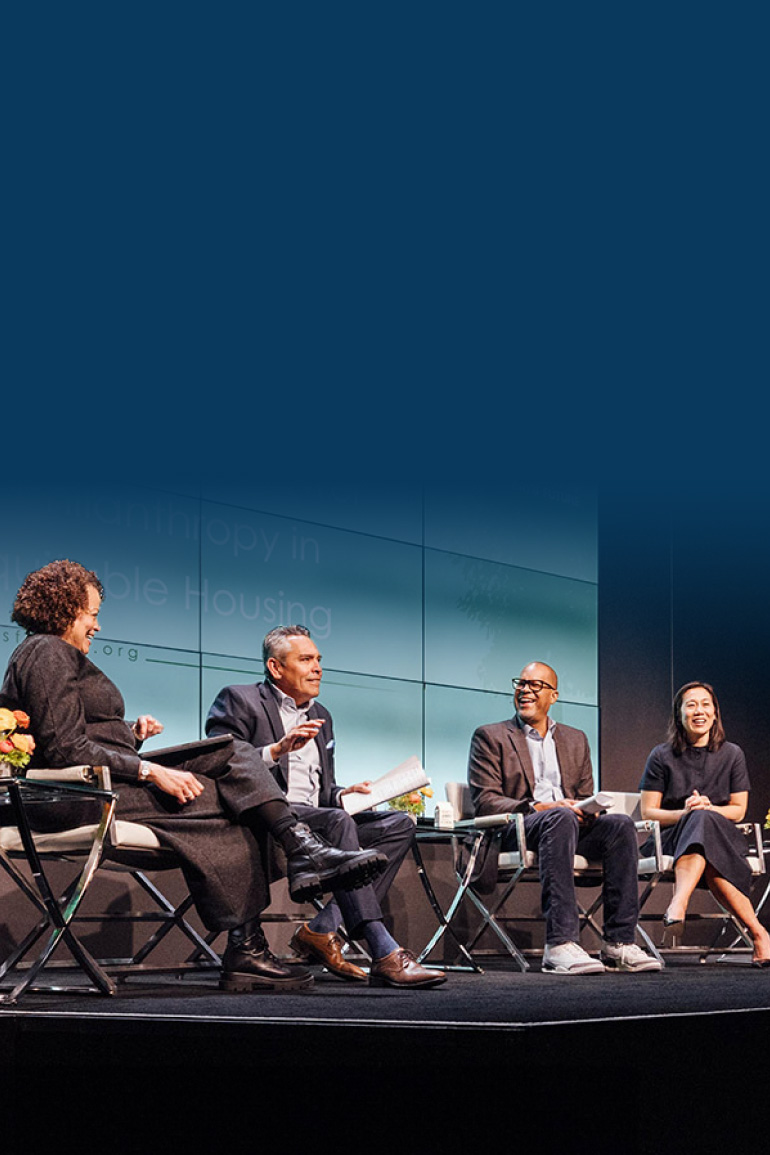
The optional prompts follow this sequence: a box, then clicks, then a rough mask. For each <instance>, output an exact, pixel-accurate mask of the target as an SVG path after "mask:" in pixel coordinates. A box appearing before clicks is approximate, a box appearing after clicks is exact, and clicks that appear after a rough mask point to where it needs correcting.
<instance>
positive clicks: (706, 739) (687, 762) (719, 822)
mask: <svg viewBox="0 0 770 1155" xmlns="http://www.w3.org/2000/svg"><path fill="white" fill-rule="evenodd" d="M749 785H750V783H749V775H748V770H747V768H746V759H745V758H744V755H743V751H742V750H741V748H740V746H736V745H735V744H734V743H733V742H728V741H726V739H725V733H724V728H723V726H722V720H721V717H720V712H719V703H718V701H717V697H716V694H715V693H714V690H713V689H712V687H711V686H709V685H708V684H707V683H705V682H688V683H687V684H686V685H685V686H682V688H681V689H680V690H679V691H678V692H677V694H676V697H675V698H674V703H673V708H672V714H671V723H670V727H669V740H668V742H665V743H663V744H662V745H660V746H656V747H655V749H654V750H652V751H651V753H650V756H649V757H648V759H647V764H646V766H645V768H644V775H643V777H642V782H641V786H640V789H641V792H642V817H643V818H645V819H655V820H657V821H658V822H660V825H661V838H662V843H663V852H664V853H665V854H671V855H673V857H674V877H675V882H674V893H673V896H672V898H671V902H670V903H669V906H668V909H667V910H666V913H665V914H664V916H663V925H664V926H665V927H667V928H668V929H669V930H672V929H673V930H677V929H681V927H682V925H683V923H684V920H685V916H686V914H687V906H688V903H689V900H690V897H691V895H692V893H693V891H694V890H695V887H696V886H698V884H699V883H705V884H706V885H707V886H708V887H709V889H710V890H711V891H712V892H713V894H714V895H715V897H716V898H717V899H718V901H719V902H720V903H722V905H723V906H724V907H726V909H727V910H729V911H730V912H731V913H732V914H734V915H735V916H736V917H737V918H738V919H739V920H740V922H742V923H743V925H744V926H745V927H746V929H747V931H748V933H749V934H750V936H751V938H752V940H753V942H754V957H753V962H754V963H755V964H756V965H757V966H770V934H768V932H767V930H766V929H765V927H764V926H762V924H761V923H760V921H759V919H758V918H757V916H756V914H755V913H754V907H753V906H752V904H751V900H750V898H749V885H750V882H751V869H750V867H749V864H748V862H747V860H746V850H747V847H746V840H745V838H744V836H743V834H742V833H741V831H740V830H738V828H737V825H736V823H739V822H742V821H743V818H744V816H745V814H746V807H747V805H748V799H749Z"/></svg>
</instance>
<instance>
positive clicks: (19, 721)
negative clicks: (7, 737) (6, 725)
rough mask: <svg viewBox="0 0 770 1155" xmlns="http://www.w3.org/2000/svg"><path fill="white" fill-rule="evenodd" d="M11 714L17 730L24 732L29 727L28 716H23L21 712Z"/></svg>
mask: <svg viewBox="0 0 770 1155" xmlns="http://www.w3.org/2000/svg"><path fill="white" fill-rule="evenodd" d="M11 713H12V714H13V716H14V718H15V719H16V725H17V726H18V727H19V729H20V730H26V729H27V728H28V726H29V714H25V712H24V711H23V710H12V711H11Z"/></svg>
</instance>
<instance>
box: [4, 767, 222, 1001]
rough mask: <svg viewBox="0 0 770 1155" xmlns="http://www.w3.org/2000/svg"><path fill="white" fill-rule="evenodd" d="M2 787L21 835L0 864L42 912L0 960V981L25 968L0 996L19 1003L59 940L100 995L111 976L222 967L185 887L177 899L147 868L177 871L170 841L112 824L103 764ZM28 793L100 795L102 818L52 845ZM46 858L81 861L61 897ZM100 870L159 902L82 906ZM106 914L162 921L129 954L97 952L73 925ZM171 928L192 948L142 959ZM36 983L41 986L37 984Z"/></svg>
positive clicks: (111, 985)
mask: <svg viewBox="0 0 770 1155" xmlns="http://www.w3.org/2000/svg"><path fill="white" fill-rule="evenodd" d="M33 775H34V776H33ZM77 779H79V781H78V780H77ZM0 787H1V788H3V789H4V790H5V791H6V792H7V795H8V798H9V801H10V805H11V810H12V817H13V822H12V823H11V825H13V826H15V827H16V829H17V830H18V833H19V840H20V845H18V846H15V845H13V844H11V845H6V846H5V847H4V846H3V845H2V844H0V866H2V868H3V869H4V870H5V872H6V874H8V875H9V876H10V877H11V878H12V879H13V881H14V882H15V884H16V885H17V887H18V889H19V890H20V891H21V892H22V893H23V894H24V895H25V896H26V897H27V898H28V899H29V901H30V902H31V903H32V904H33V906H35V907H36V909H37V910H38V912H39V914H40V916H41V917H40V919H39V920H38V922H37V923H36V925H35V926H33V927H32V929H31V930H30V931H29V932H28V933H27V934H26V935H25V937H24V938H23V940H22V941H21V942H20V943H18V944H17V946H16V947H15V949H14V950H12V951H11V953H10V954H9V956H8V957H7V958H6V959H5V960H4V961H3V962H2V965H0V982H1V981H2V980H3V979H4V978H5V977H6V976H8V975H10V974H12V973H13V972H17V973H18V975H20V976H21V975H22V973H23V977H20V978H19V981H18V982H17V983H16V985H15V986H14V987H13V989H12V990H11V992H10V994H9V995H7V996H0V998H2V1001H4V1002H16V1001H17V999H18V998H19V997H20V996H21V995H22V994H23V993H24V992H25V991H26V990H28V989H29V988H30V987H31V986H32V984H33V983H34V982H35V980H36V979H37V976H38V974H39V973H40V971H41V970H42V968H43V967H44V966H45V965H46V964H47V963H48V962H49V960H50V958H51V956H52V954H53V952H54V950H55V949H56V947H57V946H58V945H59V943H60V942H64V944H65V945H66V946H67V947H68V948H69V950H70V953H71V954H72V956H73V959H74V963H75V964H76V965H77V966H78V967H79V968H80V969H81V970H82V971H83V972H84V973H85V975H86V976H87V978H88V979H89V980H90V982H91V986H90V987H89V988H87V989H91V990H94V991H96V992H98V993H100V994H106V995H112V994H114V993H115V990H116V985H115V981H114V980H115V979H122V978H126V977H128V976H129V975H132V974H138V973H148V972H149V973H171V974H179V975H181V974H184V973H185V972H187V971H200V970H211V969H219V967H220V964H221V960H220V958H219V955H218V954H217V953H216V952H215V951H214V950H213V949H212V947H211V946H210V944H209V943H208V942H207V941H206V938H205V937H204V936H203V935H201V934H199V933H198V931H197V930H196V929H195V928H194V927H193V926H192V925H191V924H190V923H189V922H188V921H187V919H186V918H185V915H186V913H187V912H188V911H189V909H190V907H191V906H192V901H193V900H192V897H191V896H190V895H189V893H188V894H186V896H185V898H184V899H183V900H182V901H181V902H180V903H178V904H176V905H175V904H174V903H173V902H171V901H169V899H168V898H167V897H166V896H165V895H164V894H163V893H162V892H161V890H160V889H159V888H158V887H157V886H156V885H155V884H154V883H153V882H152V881H151V880H150V879H149V878H148V877H147V875H146V874H145V871H148V870H149V871H156V870H164V871H165V870H170V869H174V870H178V869H179V863H178V860H177V859H176V856H175V855H174V854H173V852H171V851H169V850H168V849H167V848H164V847H162V846H160V844H159V843H158V842H157V839H155V837H154V835H153V834H152V832H151V831H149V830H148V829H147V828H146V827H143V826H141V825H139V824H136V823H119V822H118V823H116V821H115V805H116V801H117V794H116V793H115V792H114V791H112V789H111V783H110V777H109V771H108V769H107V768H106V767H75V768H68V769H67V770H65V771H35V772H33V773H32V774H30V775H28V776H27V777H26V778H11V779H2V780H0ZM33 796H35V797H37V798H38V799H41V798H42V799H50V798H53V797H56V796H59V797H67V796H69V797H72V796H80V797H83V798H85V799H89V800H98V801H101V802H102V813H101V818H100V821H99V822H98V823H96V824H92V825H90V826H87V827H82V828H77V829H76V830H74V831H66V832H62V835H61V836H62V837H63V838H68V841H69V842H70V843H72V842H73V840H74V841H75V843H76V844H75V845H69V846H66V847H63V848H61V849H57V848H56V847H55V846H52V843H54V842H55V840H56V836H51V835H38V834H35V833H34V832H33V831H32V830H31V828H30V825H29V818H28V815H27V811H26V806H25V799H26V798H29V797H33ZM6 825H7V824H6ZM123 832H130V833H134V832H136V833H138V834H139V835H140V836H143V838H142V840H143V841H146V842H147V843H148V845H142V846H134V845H129V846H126V845H121V840H120V838H119V837H118V834H121V833H123ZM19 861H20V862H25V863H26V864H27V866H28V867H29V871H30V874H31V882H30V881H28V879H27V878H26V876H25V873H24V871H23V870H20V869H19V867H18V866H17V864H16V863H17V862H19ZM51 862H68V863H72V862H74V863H80V862H83V866H82V869H81V870H80V873H79V874H78V875H77V876H76V877H75V878H74V879H73V880H72V881H71V882H69V883H68V884H67V886H66V887H65V888H64V891H63V893H62V894H60V895H59V897H58V898H57V897H56V895H55V893H54V888H53V886H52V884H51V882H50V880H49V878H48V875H47V874H46V871H45V868H44V863H51ZM100 869H102V870H107V871H119V872H122V873H126V872H127V873H128V874H130V876H131V877H132V878H133V879H134V880H135V881H136V882H137V883H138V884H139V886H140V887H141V888H142V890H143V891H144V892H145V893H146V894H147V895H148V896H149V897H150V898H151V899H152V901H153V903H154V904H155V908H156V909H153V910H149V911H136V910H131V911H127V912H120V913H117V914H109V913H105V914H83V913H81V912H80V907H81V904H82V902H83V899H84V898H85V895H86V892H87V891H88V890H89V889H90V887H91V884H92V882H93V880H94V877H95V876H96V874H97V871H98V870H100ZM108 921H120V922H128V923H131V924H138V923H143V922H155V923H158V924H159V925H158V928H157V929H156V930H155V931H154V932H153V933H152V934H151V935H150V936H149V938H147V939H146V940H145V941H144V942H143V943H142V945H141V946H140V947H139V949H138V950H136V951H135V952H134V954H133V955H132V956H130V957H121V958H104V959H95V958H94V957H93V956H92V955H91V953H90V952H89V951H88V950H87V948H86V947H85V946H84V945H83V943H82V942H81V941H80V939H79V938H78V937H77V936H76V934H75V932H74V929H73V928H74V924H75V923H80V922H84V923H86V922H91V923H93V922H96V923H105V922H108ZM49 928H51V935H50V938H49V940H48V942H47V943H46V945H45V946H44V948H43V950H42V951H41V953H40V955H39V956H38V958H37V959H36V960H35V961H34V962H33V963H31V964H29V963H27V962H26V961H25V960H26V959H27V956H28V955H29V953H30V951H31V949H32V948H33V946H34V945H35V943H36V942H38V940H39V939H40V938H41V937H42V936H43V935H44V934H45V932H46V930H47V929H49ZM174 928H176V929H178V930H179V931H180V932H181V933H182V934H183V935H184V936H185V937H186V938H187V939H188V941H189V942H190V944H191V945H192V947H193V951H192V954H191V955H190V956H189V958H188V959H186V960H185V961H183V962H176V963H173V964H168V965H163V964H159V965H153V964H148V963H147V962H146V960H147V958H148V956H149V955H150V954H151V952H152V951H154V950H155V949H156V947H157V946H158V945H159V944H160V942H162V941H163V939H164V938H165V937H166V935H167V934H169V933H170V931H172V930H173V929H174ZM58 965H59V964H58V963H57V966H58ZM35 989H41V988H40V987H39V986H37V987H36V988H35ZM42 989H48V990H57V991H61V990H70V989H76V990H78V991H79V992H80V993H82V992H83V989H84V988H83V987H82V986H79V987H66V986H63V985H62V984H60V983H57V984H52V985H50V986H48V987H46V988H42Z"/></svg>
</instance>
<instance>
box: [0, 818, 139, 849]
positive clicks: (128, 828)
mask: <svg viewBox="0 0 770 1155" xmlns="http://www.w3.org/2000/svg"><path fill="white" fill-rule="evenodd" d="M97 829H98V828H97V826H96V824H94V823H92V824H91V825H89V826H77V827H74V828H73V829H72V830H61V831H57V832H56V833H52V834H35V835H33V838H34V842H35V846H36V847H37V849H38V850H39V851H40V852H41V854H42V853H51V854H56V853H61V854H67V853H68V852H70V853H71V852H74V851H78V850H89V849H90V847H91V843H92V842H93V840H94V835H95V834H96V831H97ZM112 842H113V845H114V846H116V847H120V849H121V850H160V848H161V844H160V842H159V841H158V838H157V836H156V835H155V833H154V831H152V830H150V828H149V827H148V826H141V825H140V824H139V823H138V822H122V821H120V819H118V820H117V821H116V822H115V823H114V824H113V828H112ZM23 849H24V847H23V846H22V842H21V838H20V837H19V832H18V830H17V829H16V827H15V826H5V827H3V828H2V829H0V850H5V851H8V852H11V853H12V852H14V851H17V852H22V851H23Z"/></svg>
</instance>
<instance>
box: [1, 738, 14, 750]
mask: <svg viewBox="0 0 770 1155" xmlns="http://www.w3.org/2000/svg"><path fill="white" fill-rule="evenodd" d="M11 750H13V742H9V741H8V739H7V738H0V754H10V752H11Z"/></svg>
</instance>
